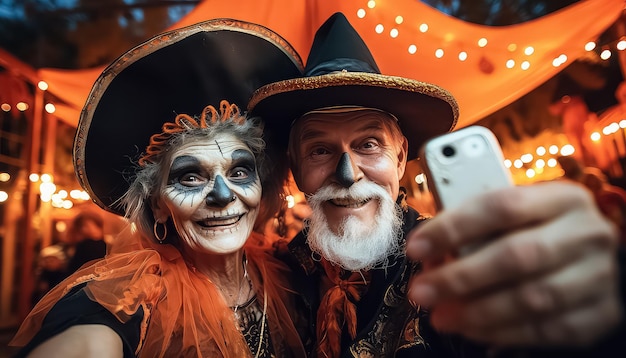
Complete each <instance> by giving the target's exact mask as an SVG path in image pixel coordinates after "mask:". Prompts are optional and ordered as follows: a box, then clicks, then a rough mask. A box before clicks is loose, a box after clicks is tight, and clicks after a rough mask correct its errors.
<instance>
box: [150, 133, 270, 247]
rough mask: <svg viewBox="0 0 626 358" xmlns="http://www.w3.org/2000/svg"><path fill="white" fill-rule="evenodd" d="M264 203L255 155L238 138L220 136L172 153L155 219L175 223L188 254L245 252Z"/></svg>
mask: <svg viewBox="0 0 626 358" xmlns="http://www.w3.org/2000/svg"><path fill="white" fill-rule="evenodd" d="M260 202H261V181H260V178H259V175H258V172H257V170H256V164H255V158H254V155H253V154H252V152H251V151H250V149H248V147H247V146H246V145H245V144H244V143H243V142H242V141H240V140H239V139H237V138H236V137H234V136H232V135H229V134H219V135H217V136H216V137H215V138H213V139H211V140H206V139H192V140H190V141H188V142H187V143H185V144H184V145H182V146H181V147H180V148H178V149H176V150H175V151H173V152H172V154H171V163H170V167H169V171H168V178H167V182H166V184H165V186H164V187H163V189H162V191H161V199H160V202H159V207H158V208H157V211H158V214H157V215H159V217H164V216H165V215H167V216H170V217H171V218H172V220H173V222H174V225H175V227H176V231H177V232H178V234H179V236H180V238H181V243H182V244H183V245H186V246H188V248H189V249H191V250H194V251H196V252H206V253H213V254H226V253H232V252H235V251H237V250H239V249H240V248H242V247H243V245H244V243H245V242H246V240H247V239H248V236H249V235H250V232H251V231H252V228H253V226H254V221H255V219H256V217H257V215H258V208H259V204H260ZM164 214H165V215H164Z"/></svg>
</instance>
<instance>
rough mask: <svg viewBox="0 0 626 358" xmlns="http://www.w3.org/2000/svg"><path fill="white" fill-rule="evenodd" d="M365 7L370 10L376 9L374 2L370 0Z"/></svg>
mask: <svg viewBox="0 0 626 358" xmlns="http://www.w3.org/2000/svg"><path fill="white" fill-rule="evenodd" d="M367 7H369V8H370V9H373V8H375V7H376V1H374V0H370V1H368V2H367Z"/></svg>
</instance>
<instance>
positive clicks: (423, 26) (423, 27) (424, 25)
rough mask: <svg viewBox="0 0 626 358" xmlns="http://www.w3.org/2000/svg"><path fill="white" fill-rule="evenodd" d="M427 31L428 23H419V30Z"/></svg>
mask: <svg viewBox="0 0 626 358" xmlns="http://www.w3.org/2000/svg"><path fill="white" fill-rule="evenodd" d="M426 31H428V24H421V25H420V32H422V33H423V32H426Z"/></svg>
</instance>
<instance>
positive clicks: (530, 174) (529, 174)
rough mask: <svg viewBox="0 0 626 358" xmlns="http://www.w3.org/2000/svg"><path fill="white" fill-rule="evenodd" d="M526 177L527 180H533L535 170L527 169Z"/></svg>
mask: <svg viewBox="0 0 626 358" xmlns="http://www.w3.org/2000/svg"><path fill="white" fill-rule="evenodd" d="M526 176H527V177H529V178H534V177H535V170H534V169H528V170H527V171H526Z"/></svg>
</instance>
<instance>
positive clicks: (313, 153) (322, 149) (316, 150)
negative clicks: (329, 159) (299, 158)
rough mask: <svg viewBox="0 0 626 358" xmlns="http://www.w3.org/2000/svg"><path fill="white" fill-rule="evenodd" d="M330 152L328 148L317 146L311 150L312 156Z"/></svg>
mask: <svg viewBox="0 0 626 358" xmlns="http://www.w3.org/2000/svg"><path fill="white" fill-rule="evenodd" d="M328 153H330V152H329V151H328V150H326V149H325V148H315V149H313V150H312V151H311V156H313V157H314V156H318V155H324V154H328Z"/></svg>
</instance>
